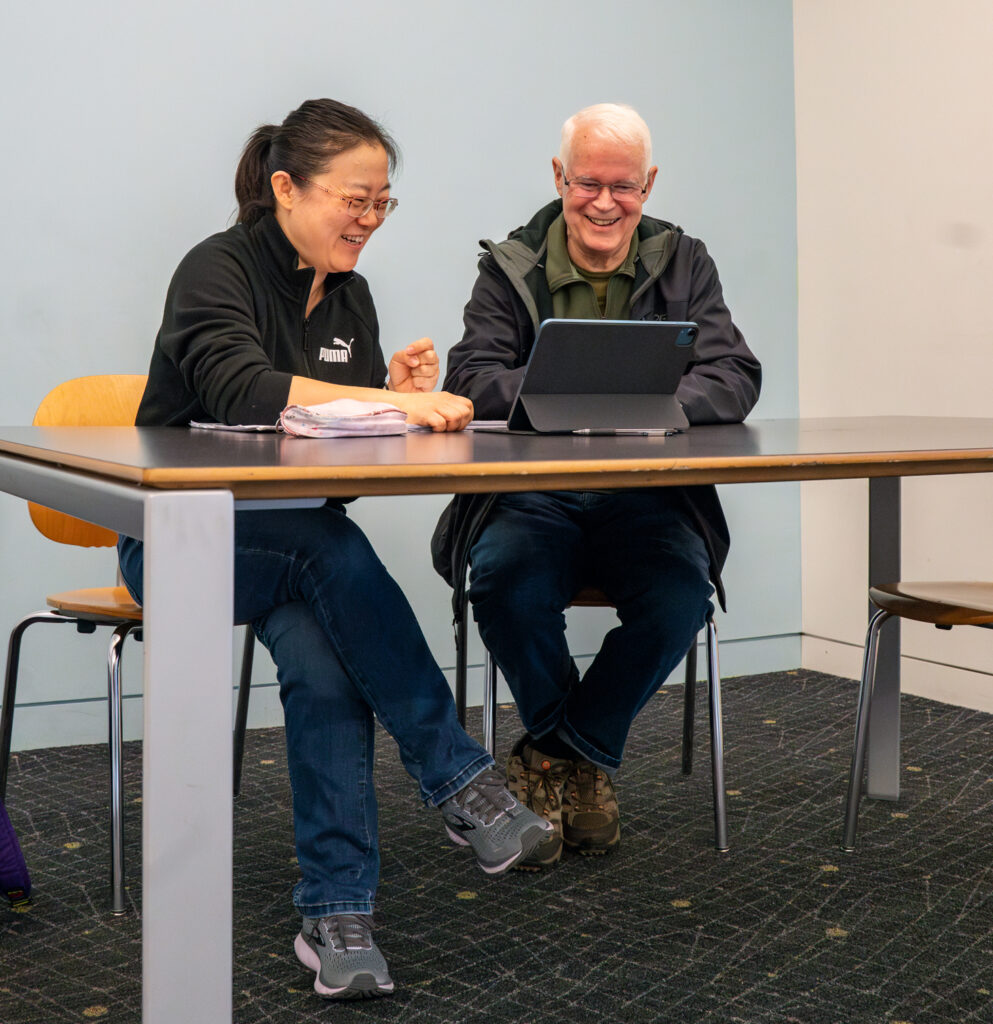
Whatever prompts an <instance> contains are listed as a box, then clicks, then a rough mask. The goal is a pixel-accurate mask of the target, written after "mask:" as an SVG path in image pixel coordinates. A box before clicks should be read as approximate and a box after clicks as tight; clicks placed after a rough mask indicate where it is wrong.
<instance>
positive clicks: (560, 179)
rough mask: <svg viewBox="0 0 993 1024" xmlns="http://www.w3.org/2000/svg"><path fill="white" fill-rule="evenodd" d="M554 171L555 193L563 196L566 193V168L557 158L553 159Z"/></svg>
mask: <svg viewBox="0 0 993 1024" xmlns="http://www.w3.org/2000/svg"><path fill="white" fill-rule="evenodd" d="M552 170H553V171H554V172H555V191H556V192H558V194H559V195H562V194H563V193H564V192H565V168H564V167H563V166H562V161H561V160H560V159H559V158H558V157H557V156H553V157H552Z"/></svg>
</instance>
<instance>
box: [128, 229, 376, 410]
mask: <svg viewBox="0 0 993 1024" xmlns="http://www.w3.org/2000/svg"><path fill="white" fill-rule="evenodd" d="M297 263H298V257H297V253H296V250H295V249H294V248H293V246H292V245H291V244H290V242H289V239H287V237H286V236H285V235H284V234H283V231H282V229H281V228H280V226H279V224H278V223H277V221H276V218H275V217H274V216H273V215H272V214H266V215H265V216H263V217H262V219H261V220H260V221H258V222H257V223H256V224H254V225H253V226H252V227H250V228H249V227H246V226H245V225H244V224H236V225H235V226H234V227H232V228H229V229H228V230H227V231H223V232H221V233H220V234H216V235H211V237H210V238H207V239H206V240H205V241H203V242H201V243H200V244H199V245H197V246H196V247H195V248H193V249H192V250H191V251H190V252H189V253H188V254H187V255H186V256H185V257H184V259H183V261H182V262H181V263H180V265H179V267H178V268H177V270H176V273H175V274H174V275H173V279H172V282H171V284H170V285H169V292H168V295H167V296H166V303H165V313H164V315H163V317H162V326H161V328H160V329H159V333H158V337H157V338H156V339H155V348H154V350H153V352H152V360H151V365H150V367H149V371H148V384H147V386H146V388H145V394H144V396H143V397H142V400H141V406H140V408H139V410H138V419H137V423H138V426H186V425H187V424H188V423H189V422H190V420H197V421H200V422H216V423H231V424H233V423H275V422H276V420H277V418H278V417H279V413H280V412H281V411H282V409H283V408H284V407H285V406H286V401H287V396H288V395H289V390H290V381H291V379H292V377H293V376H294V375H298V376H301V377H313V378H315V379H316V380H324V381H328V382H329V383H333V384H349V385H355V386H358V387H376V388H378V387H382V385H383V382H384V380H385V379H386V363H385V360H384V359H383V354H382V352H381V350H380V347H379V322H378V320H377V319H376V309H375V306H374V305H373V302H372V296H371V295H370V294H369V286H368V285H367V284H366V282H365V279H364V278H363V277H362V276H361V275H359V274H356V273H354V272H352V271H350V272H347V273H342V274H329V275H328V277H327V279H326V281H325V295H324V297H323V298H322V299H321V301H320V302H319V303H318V304H317V306H316V307H315V308H314V309H313V310H312V311H311V314H310V316H309V317H307V316H306V310H307V299H308V296H309V295H310V287H311V283H312V281H313V278H314V271H313V270H312V269H307V270H298V269H297Z"/></svg>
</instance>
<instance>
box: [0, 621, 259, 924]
mask: <svg viewBox="0 0 993 1024" xmlns="http://www.w3.org/2000/svg"><path fill="white" fill-rule="evenodd" d="M41 622H49V623H56V624H65V623H71V624H72V625H74V626H75V627H76V631H77V632H79V633H94V632H96V630H97V627H98V626H108V627H111V628H112V629H113V631H114V632H113V634H112V635H111V638H110V644H109V647H108V650H107V717H108V768H109V771H110V898H111V913H112V914H115V915H120V914H124V913H126V912H127V906H126V903H125V895H124V770H123V760H124V701H123V689H122V686H121V657H122V655H123V652H124V641H125V640H126V639H127V638H128V637H129V636H133V637H134V638H135V639H136V640H141V639H142V636H141V628H142V622H141V620H140V619H115V618H109V617H106V616H98V615H93V616H88V615H81V614H67V613H65V612H61V611H55V610H53V609H45V610H42V611H38V612H33V613H32V614H30V615H25V616H24V618H22V619H21V620H20V621H19V622H18V623H17V625H16V626H14V628H13V630H12V631H11V634H10V641H9V643H8V645H7V668H6V672H5V675H4V685H3V704H2V706H0V800H3V799H4V798H5V797H6V794H7V778H8V774H9V769H10V748H11V741H12V738H13V730H14V708H15V706H16V699H17V676H18V670H19V667H20V660H21V641H22V639H23V637H24V633H25V631H26V630H27V628H28V627H29V626H33V625H34V624H35V623H41ZM254 650H255V634H254V633H253V632H252V628H251V626H248V627H247V628H246V632H245V642H244V648H243V653H242V662H241V675H240V679H239V682H238V706H237V712H236V715H235V727H234V766H233V772H234V774H233V784H234V795H235V796H237V795H238V793H239V792H240V790H241V770H242V761H243V759H244V750H245V730H246V728H247V724H248V701H249V696H250V693H251V683H252V663H253V658H254Z"/></svg>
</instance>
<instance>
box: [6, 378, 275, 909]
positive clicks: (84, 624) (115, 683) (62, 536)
mask: <svg viewBox="0 0 993 1024" xmlns="http://www.w3.org/2000/svg"><path fill="white" fill-rule="evenodd" d="M145 381H146V378H145V377H144V376H143V375H140V374H107V375H103V376H95V377H79V378H76V379H75V380H69V381H66V382H64V383H63V384H60V385H59V386H58V387H56V388H54V389H53V390H52V391H51V392H49V394H48V395H46V397H45V398H44V400H43V401H42V403H41V405H40V406H39V407H38V411H37V413H36V414H35V418H34V424H35V425H36V426H130V425H133V424H134V421H135V416H136V414H137V412H138V404H139V402H140V401H141V396H142V392H143V391H144V389H145ZM28 508H29V511H30V514H31V520H32V522H33V523H34V524H35V526H36V527H37V528H38V529H39V530H40V531H41V533H43V534H44V535H45V536H46V537H48V538H50V539H51V540H54V541H58V542H59V543H61V544H75V545H77V546H79V547H114V546H115V545H116V544H117V534H116V533H114V532H113V531H112V530H107V529H104V528H103V527H101V526H94V525H92V524H91V523H86V522H84V521H83V520H81V519H76V518H74V517H73V516H69V515H66V514H65V513H63V512H56V511H54V510H52V509H49V508H44V507H42V506H40V505H35V504H30V503H29V506H28ZM46 602H47V604H48V607H47V608H46V609H43V610H42V611H38V612H34V613H32V614H31V615H27V616H25V617H24V618H23V619H21V620H20V622H18V623H17V625H16V626H14V629H13V630H12V632H11V634H10V641H9V644H8V647H7V671H6V676H5V679H4V689H3V706H2V708H0V800H2V799H3V797H4V795H5V793H6V789H7V772H8V768H9V764H10V746H11V734H12V731H13V724H14V704H15V698H16V695H17V672H18V665H19V662H20V654H21V639H22V637H23V635H24V631H25V630H26V629H27V628H28V626H31V625H33V624H34V623H37V622H51V623H57V624H65V623H71V624H72V625H74V626H75V627H76V631H77V632H79V633H93V632H95V631H96V629H97V627H98V626H109V627H110V628H111V629H112V630H113V634H112V636H111V639H110V648H109V651H108V654H107V704H108V713H109V719H110V726H109V740H110V742H109V759H110V848H111V858H110V863H111V868H110V877H111V900H112V905H113V913H115V914H123V913H124V912H125V906H124V779H123V774H122V770H121V754H122V743H123V726H122V700H121V652H122V649H123V646H124V641H125V639H126V638H127V637H128V636H134V637H135V638H136V639H138V640H140V639H141V623H142V610H141V607H140V606H139V605H137V604H135V602H134V601H133V600H132V598H131V595H130V594H129V593H128V591H127V589H126V588H125V587H123V586H113V587H90V588H86V589H84V590H70V591H66V592H64V593H59V594H49V596H48V597H47V599H46ZM254 639H255V638H254V635H253V633H252V631H251V629H249V630H247V633H246V636H245V646H244V656H243V660H242V669H241V680H240V684H239V691H238V713H237V715H236V726H235V764H234V790H235V794H236V795H237V793H238V789H239V785H240V781H241V756H242V751H243V749H244V736H245V725H246V719H247V713H248V694H249V690H250V686H251V677H252V657H253V651H254Z"/></svg>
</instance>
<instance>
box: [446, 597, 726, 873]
mask: <svg viewBox="0 0 993 1024" xmlns="http://www.w3.org/2000/svg"><path fill="white" fill-rule="evenodd" d="M569 607H570V608H573V607H585V608H612V607H613V605H612V604H611V603H610V601H609V600H608V599H607V596H606V595H605V594H604V593H603V592H602V591H600V590H597V589H595V588H594V587H584V588H582V589H581V590H580V591H579V593H577V594H576V596H575V597H574V598H573V599H572V600H571V601H570V602H569ZM468 611H469V595H468V591H466V593H465V594H464V595H463V599H462V615H461V619H460V622H459V626H458V630H457V632H456V637H455V647H456V651H455V704H456V708H457V710H458V715H459V721H460V722H461V723H462V725H463V726H464V725H465V707H466V677H467V675H468V651H467V638H466V621H467V616H468ZM485 659H486V661H485V667H484V671H483V745H484V746H485V747H486V749H487V750H488V751H489V752H490V754H491V755H493V754H494V753H495V751H496V697H497V668H496V662H495V661H494V660H493V656H492V655H491V654H490V652H489V651H488V650H487V651H486V652H485ZM707 694H708V697H709V705H710V709H709V710H710V760H711V774H712V781H713V791H714V846H715V848H716V849H717V851H718V852H719V853H727V851H728V849H729V846H728V825H727V797H726V794H725V790H724V729H723V724H722V715H721V670H720V662H719V660H718V652H717V626H716V625H715V624H714V617H713V613H711V612H708V614H707ZM695 710H696V643H693V644H692V645H691V646H690V649H689V650H688V651H687V653H686V680H685V683H684V688H683V757H682V762H683V763H682V767H683V774H684V775H689V774H690V773H691V772H692V771H693V725H694V718H695Z"/></svg>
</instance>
